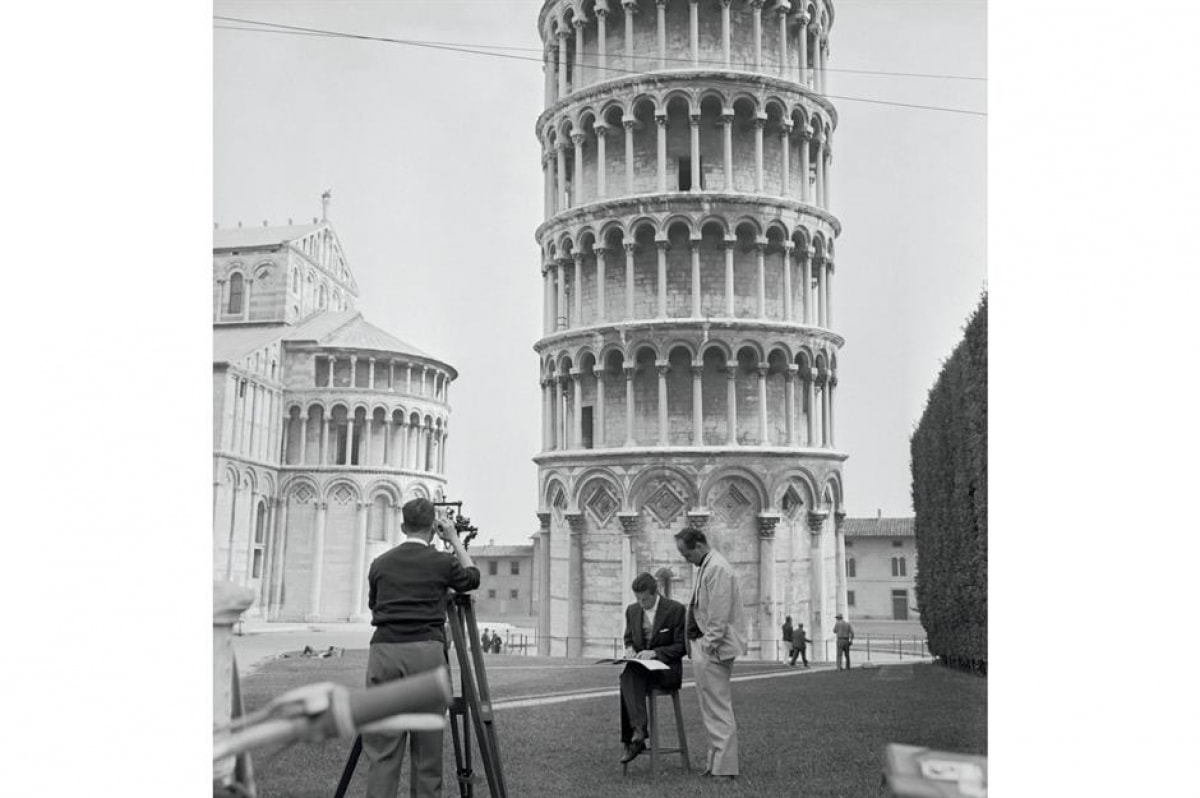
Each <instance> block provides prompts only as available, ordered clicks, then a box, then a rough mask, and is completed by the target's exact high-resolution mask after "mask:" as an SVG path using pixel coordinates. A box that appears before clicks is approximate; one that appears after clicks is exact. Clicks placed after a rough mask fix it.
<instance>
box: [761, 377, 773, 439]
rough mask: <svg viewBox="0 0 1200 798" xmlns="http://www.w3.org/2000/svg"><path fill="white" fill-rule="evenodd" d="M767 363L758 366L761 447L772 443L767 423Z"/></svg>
mask: <svg viewBox="0 0 1200 798" xmlns="http://www.w3.org/2000/svg"><path fill="white" fill-rule="evenodd" d="M769 370H770V369H769V367H768V366H767V365H766V364H765V363H759V364H758V439H759V445H760V446H768V445H770V443H771V439H770V427H769V425H768V423H767V372H768V371H769Z"/></svg>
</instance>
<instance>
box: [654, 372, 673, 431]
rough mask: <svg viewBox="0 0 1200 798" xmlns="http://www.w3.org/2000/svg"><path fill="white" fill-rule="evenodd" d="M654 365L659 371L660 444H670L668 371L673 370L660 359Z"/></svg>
mask: <svg viewBox="0 0 1200 798" xmlns="http://www.w3.org/2000/svg"><path fill="white" fill-rule="evenodd" d="M654 366H655V370H656V371H657V372H658V445H659V446H667V445H669V444H670V430H669V428H668V424H669V420H668V416H667V372H669V371H670V370H671V366H670V364H669V363H667V362H665V361H659V362H658V363H655V364H654Z"/></svg>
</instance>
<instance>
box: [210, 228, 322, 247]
mask: <svg viewBox="0 0 1200 798" xmlns="http://www.w3.org/2000/svg"><path fill="white" fill-rule="evenodd" d="M327 224H328V223H327V222H317V223H316V224H285V225H278V226H276V227H225V228H219V229H217V230H213V249H238V248H241V247H245V248H250V247H271V246H278V245H280V244H284V243H287V242H288V241H294V240H296V239H297V238H303V237H304V236H306V235H308V234H309V233H312V232H315V231H317V230H320V229H321V228H322V227H325V226H327Z"/></svg>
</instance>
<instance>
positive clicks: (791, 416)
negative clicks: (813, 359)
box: [784, 363, 799, 447]
mask: <svg viewBox="0 0 1200 798" xmlns="http://www.w3.org/2000/svg"><path fill="white" fill-rule="evenodd" d="M798 371H799V368H798V367H797V366H796V364H795V363H789V364H788V367H787V375H786V376H785V377H784V379H785V382H784V403H785V404H786V405H787V445H788V446H792V447H795V446H798V445H799V442H798V441H797V439H796V373H797V372H798Z"/></svg>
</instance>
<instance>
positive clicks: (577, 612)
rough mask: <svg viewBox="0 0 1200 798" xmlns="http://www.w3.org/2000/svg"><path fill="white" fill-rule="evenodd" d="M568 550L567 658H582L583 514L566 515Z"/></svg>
mask: <svg viewBox="0 0 1200 798" xmlns="http://www.w3.org/2000/svg"><path fill="white" fill-rule="evenodd" d="M566 519H567V523H568V524H570V527H571V534H570V548H569V550H568V554H567V574H568V581H567V596H568V600H567V656H568V657H581V656H583V632H584V630H583V596H584V590H583V579H584V572H583V533H584V518H583V513H568V514H567V515H566Z"/></svg>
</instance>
